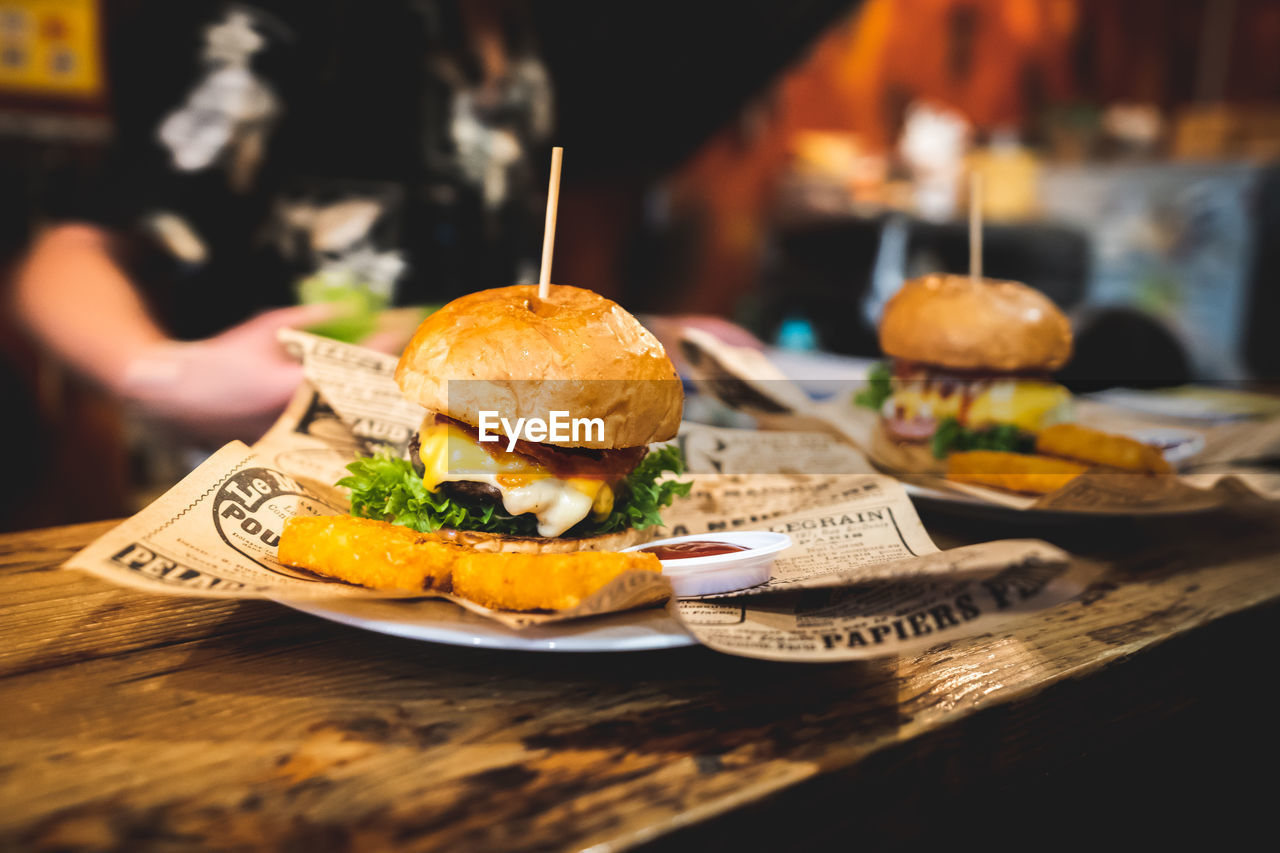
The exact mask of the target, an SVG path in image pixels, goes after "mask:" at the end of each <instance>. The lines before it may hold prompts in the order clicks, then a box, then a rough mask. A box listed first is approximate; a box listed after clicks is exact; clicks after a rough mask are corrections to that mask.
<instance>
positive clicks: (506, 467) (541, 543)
mask: <svg viewBox="0 0 1280 853" xmlns="http://www.w3.org/2000/svg"><path fill="white" fill-rule="evenodd" d="M395 380H396V383H397V384H398V385H399V387H400V390H401V391H402V393H404V394H405V396H406V397H407V398H408V399H410V400H413V401H415V402H417V403H419V404H421V405H422V407H423V408H424V410H425V412H424V417H423V420H422V423H421V426H420V427H419V429H418V431H417V433H416V434H414V436H413V437H412V439H411V440H410V442H409V444H408V454H407V458H404V457H399V456H395V455H393V454H391V453H389V452H384V453H382V454H380V455H377V456H374V457H371V458H365V459H359V460H357V461H356V462H354V463H353V464H351V465H349V466H348V470H349V471H350V476H348V477H345V478H344V479H342V480H340V481H339V483H338V485H340V486H345V487H346V488H347V489H349V490H350V493H351V511H352V514H354V515H358V516H363V517H367V518H375V519H380V520H384V521H390V522H393V523H395V524H400V525H404V526H406V527H410V528H413V529H415V530H419V531H422V532H435V531H446V532H447V533H449V534H450V535H451V536H452V537H453V538H454V539H456V540H457V541H458V542H459V544H464V545H468V546H470V547H473V548H479V549H482V550H499V551H522V552H539V551H571V550H581V549H594V550H617V549H619V548H622V547H625V546H626V545H629V544H633V543H634V542H638V541H640V540H641V539H643V538H644V536H643V534H642V533H641V532H640V531H642V530H643V529H644V528H647V527H652V526H654V525H657V524H660V523H661V516H660V510H661V509H662V508H663V507H666V506H669V505H670V503H671V502H672V500H674V498H675V497H676V496H677V495H683V494H687V493H688V490H689V487H690V485H689V484H688V483H679V482H676V481H674V480H673V479H671V478H670V477H667V476H666V475H667V474H668V473H675V474H679V473H682V472H683V468H684V466H683V460H682V459H681V456H680V453H679V450H678V449H677V448H676V447H675V446H674V445H658V443H660V442H665V441H667V440H669V439H671V438H673V437H674V436H675V435H676V432H677V430H678V428H679V425H680V417H681V413H682V409H683V405H684V392H683V389H682V387H681V384H680V380H679V378H678V376H677V374H676V370H675V368H674V366H673V365H672V363H671V360H670V359H669V358H668V357H667V354H666V352H665V350H664V349H663V347H662V344H661V343H659V342H658V340H657V338H655V337H654V336H653V335H652V334H651V333H650V332H649V331H648V330H646V329H645V328H644V327H643V326H641V325H640V323H639V322H638V321H637V320H636V318H635V317H633V316H632V315H631V314H629V313H627V312H626V311H625V310H623V309H622V308H621V307H620V306H618V305H617V304H616V303H614V302H612V301H610V300H608V299H605V298H604V297H602V296H600V295H599V294H597V293H594V292H592V291H590V290H584V289H582V288H577V287H568V286H563V285H558V286H552V287H551V288H550V289H549V293H548V296H547V297H546V298H545V299H540V298H539V296H538V288H537V287H535V286H531V285H517V286H514V287H503V288H497V289H494V290H484V291H480V292H477V293H473V294H470V295H467V296H463V297H460V298H458V299H456V300H454V301H453V302H450V303H449V304H447V305H445V306H444V307H443V308H441V309H440V310H438V311H436V312H435V313H433V314H432V315H430V316H429V317H427V319H426V320H424V321H423V322H422V324H421V325H420V326H419V327H418V330H417V331H416V333H415V334H414V336H413V338H412V340H410V342H409V344H408V346H407V347H406V348H405V350H404V352H403V354H402V355H401V357H400V361H399V363H398V365H397V366H396V371H395ZM650 445H655V446H654V447H653V448H652V449H651V447H650Z"/></svg>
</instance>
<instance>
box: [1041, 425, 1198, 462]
mask: <svg viewBox="0 0 1280 853" xmlns="http://www.w3.org/2000/svg"><path fill="white" fill-rule="evenodd" d="M1036 452H1037V453H1047V454H1048V455H1050V456H1062V457H1065V458H1067V459H1078V460H1080V461H1081V462H1088V463H1091V464H1093V465H1104V466H1106V467H1108V468H1119V469H1121V470H1123V471H1140V472H1143V473H1146V474H1169V473H1172V471H1173V469H1172V468H1171V467H1170V465H1169V463H1168V462H1167V461H1165V458H1164V455H1163V454H1161V453H1160V451H1159V450H1158V449H1156V448H1154V447H1151V446H1150V445H1147V444H1143V443H1142V442H1141V441H1138V440H1137V439H1134V438H1129V436H1127V435H1116V434H1115V433H1110V432H1103V431H1102V430H1097V429H1090V428H1089V427H1082V426H1079V425H1078V424H1055V425H1053V426H1051V427H1048V428H1047V429H1044V430H1042V431H1041V432H1040V434H1039V435H1037V436H1036Z"/></svg>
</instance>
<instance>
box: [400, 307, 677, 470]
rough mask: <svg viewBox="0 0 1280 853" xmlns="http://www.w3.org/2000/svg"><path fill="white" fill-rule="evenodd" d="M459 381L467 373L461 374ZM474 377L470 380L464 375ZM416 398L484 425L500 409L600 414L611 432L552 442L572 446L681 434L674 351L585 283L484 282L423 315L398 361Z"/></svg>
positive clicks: (506, 413) (404, 387)
mask: <svg viewBox="0 0 1280 853" xmlns="http://www.w3.org/2000/svg"><path fill="white" fill-rule="evenodd" d="M454 380H459V381H454ZM461 380H466V381H461ZM396 382H397V383H398V384H399V386H400V390H401V391H403V392H404V395H405V396H406V397H408V398H409V399H410V400H414V401H416V402H418V403H421V404H422V405H423V406H424V407H426V408H427V409H430V410H431V411H433V412H441V413H443V414H445V415H448V416H449V417H451V418H455V419H457V420H460V421H464V422H466V423H468V424H471V425H473V426H475V425H478V423H479V420H480V415H479V413H480V412H481V411H483V410H494V411H498V412H500V416H501V417H506V418H509V419H510V420H511V421H512V422H514V421H515V419H516V418H521V417H527V418H533V417H537V418H542V419H544V420H547V419H549V417H550V413H551V412H552V411H564V412H569V413H570V414H569V417H571V418H595V417H598V418H601V419H602V420H603V421H604V437H603V440H598V439H597V437H595V436H592V437H590V438H588V437H587V436H586V435H580V436H579V438H578V440H576V441H573V440H570V441H567V442H565V441H550V440H545V441H543V443H545V444H559V445H562V446H566V447H575V446H576V447H593V448H606V449H607V448H619V447H640V446H643V445H647V444H652V443H653V442H655V441H666V440H667V439H669V438H672V437H673V436H675V434H676V430H677V429H678V428H679V426H680V415H681V412H682V410H683V406H684V390H683V389H682V387H681V385H680V379H679V378H678V377H677V375H676V370H675V367H674V366H673V365H672V364H671V359H669V358H668V357H667V353H666V350H664V349H663V348H662V344H661V343H659V342H658V339H657V338H655V337H654V336H653V335H652V334H651V333H650V332H649V331H648V330H647V329H646V328H644V326H642V325H640V322H639V321H638V320H636V318H635V317H633V316H631V315H630V314H628V313H627V312H626V311H624V310H623V309H622V308H621V307H620V306H619V305H618V304H617V303H615V302H611V301H610V300H608V299H605V298H604V297H603V296H600V295H599V294H597V293H593V292H592V291H590V290H584V289H582V288H578V287H568V286H565V285H555V286H553V287H551V289H550V294H549V296H548V298H547V299H546V300H539V299H538V288H537V287H536V286H533V285H517V286H514V287H500V288H495V289H493V290H482V291H479V292H477V293H471V294H468V295H466V296H462V297H459V298H458V299H455V300H453V301H452V302H450V303H449V304H448V305H445V306H444V307H443V308H441V309H440V310H439V311H436V312H435V313H434V314H432V315H431V316H430V317H428V318H427V319H426V320H424V321H423V322H422V325H421V326H419V327H418V331H417V332H416V333H415V334H414V336H413V340H411V341H410V342H409V345H408V346H407V347H405V349H404V353H403V355H401V357H400V363H399V364H398V365H397V366H396Z"/></svg>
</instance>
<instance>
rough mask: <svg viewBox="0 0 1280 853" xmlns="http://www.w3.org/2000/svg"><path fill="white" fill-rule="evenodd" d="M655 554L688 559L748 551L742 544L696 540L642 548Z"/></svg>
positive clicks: (665, 557) (663, 557) (674, 558)
mask: <svg viewBox="0 0 1280 853" xmlns="http://www.w3.org/2000/svg"><path fill="white" fill-rule="evenodd" d="M640 550H641V551H647V552H648V553H650V554H653V555H654V556H655V557H657V558H658V559H659V560H687V559H690V558H692V557H715V556H717V555H719V554H732V553H733V552H734V551H746V550H748V549H747V548H743V547H742V546H741V545H730V544H729V543H728V542H710V541H706V542H704V541H702V540H700V539H699V540H694V541H693V542H673V543H672V544H670V545H651V546H649V547H648V548H641V549H640Z"/></svg>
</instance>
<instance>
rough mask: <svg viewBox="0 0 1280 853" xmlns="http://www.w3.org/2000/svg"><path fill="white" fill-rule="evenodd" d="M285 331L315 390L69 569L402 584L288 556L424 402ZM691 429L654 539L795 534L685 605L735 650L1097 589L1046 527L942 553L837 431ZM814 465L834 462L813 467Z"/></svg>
mask: <svg viewBox="0 0 1280 853" xmlns="http://www.w3.org/2000/svg"><path fill="white" fill-rule="evenodd" d="M282 338H283V340H284V341H285V343H286V345H287V346H289V347H290V349H291V350H292V351H293V352H295V353H296V354H297V355H298V356H299V357H300V358H301V359H302V361H303V364H304V366H305V371H306V374H307V377H308V380H309V382H310V385H311V386H313V387H304V388H301V389H300V390H299V392H298V394H297V395H296V397H295V399H294V401H293V402H292V403H291V405H290V406H289V407H288V409H287V411H286V412H285V413H284V415H283V416H282V417H281V419H280V421H279V422H278V423H277V424H276V425H275V426H274V427H273V428H272V429H271V430H270V431H269V432H268V433H267V434H266V435H265V436H263V438H262V439H261V440H260V441H259V442H258V443H257V444H256V445H255V446H254V447H253V448H249V447H247V446H245V445H243V444H240V443H238V442H233V443H231V444H228V445H227V446H225V447H224V448H222V449H221V450H220V451H218V452H217V453H215V454H214V455H213V456H212V457H210V458H209V459H208V460H207V461H206V462H205V463H204V464H202V465H201V466H200V467H199V468H197V469H196V470H195V471H193V472H192V473H191V474H190V475H188V476H187V477H186V478H185V479H184V480H183V481H182V482H181V483H179V484H178V485H177V486H175V487H174V488H173V489H172V490H170V491H169V492H167V493H166V494H165V495H163V496H161V497H160V498H159V499H158V500H157V501H155V502H154V503H153V504H151V505H150V506H148V507H147V508H145V509H144V510H142V511H141V512H139V513H138V514H137V515H135V516H134V517H132V518H130V519H128V520H126V521H125V522H123V523H122V524H121V525H119V526H118V527H116V528H115V529H113V530H111V531H109V532H108V533H107V534H106V535H104V536H102V537H101V538H100V539H98V540H97V541H95V542H93V543H91V544H90V545H89V546H88V547H86V548H85V549H84V550H83V551H81V552H80V553H79V554H77V555H75V557H73V558H72V559H71V560H69V561H68V563H67V564H66V565H67V567H69V568H74V569H80V570H84V571H87V572H90V573H92V574H95V575H97V576H99V577H102V578H104V579H106V580H109V581H111V582H114V583H118V584H122V585H126V586H131V587H134V588H138V589H143V590H147V591H152V592H167V593H177V594H185V595H199V596H219V597H236V598H270V599H277V600H286V601H306V600H327V601H341V600H350V599H352V598H361V599H372V598H382V599H386V598H391V597H397V596H392V595H389V594H387V593H380V592H376V591H372V590H366V589H361V588H358V587H353V586H349V585H345V584H341V583H335V582H330V581H326V580H323V579H320V578H317V577H314V576H311V575H308V574H307V573H305V572H300V571H296V570H293V569H290V568H288V567H284V566H281V565H280V564H279V563H278V562H277V561H276V559H275V548H276V545H277V544H278V541H279V532H280V529H281V526H282V524H283V522H284V519H285V518H288V517H289V516H291V515H295V514H299V513H306V514H333V513H343V512H345V511H346V496H345V495H344V494H343V493H342V491H341V490H339V489H337V488H335V487H333V486H332V485H331V484H332V483H333V482H334V481H335V480H336V479H338V478H339V477H341V476H342V475H343V474H344V473H345V471H344V465H345V464H346V463H347V462H349V461H350V460H351V459H352V458H353V457H354V456H355V455H357V454H359V453H368V452H371V450H372V449H373V448H375V447H377V446H379V445H390V446H392V447H397V448H403V447H404V446H405V444H406V443H407V442H408V440H409V437H410V436H411V435H412V433H413V431H414V430H415V429H416V428H417V425H418V423H419V422H420V420H421V418H422V414H423V412H422V410H421V408H419V407H417V406H416V405H413V404H410V403H408V402H407V401H405V400H404V399H403V398H402V397H401V396H400V395H399V393H398V389H396V386H395V384H394V382H393V381H392V378H391V376H392V372H393V370H394V366H395V362H396V359H395V358H394V357H390V356H385V355H382V354H379V353H374V352H370V351H368V350H364V349H362V348H360V347H354V346H350V345H346V344H341V343H336V342H333V341H330V340H327V339H324V338H318V337H315V336H312V335H307V334H305V333H302V332H286V333H283V335H282ZM680 442H681V443H682V444H683V445H684V447H685V450H686V453H687V454H688V456H689V458H690V460H691V462H692V463H693V465H694V466H695V467H696V468H697V470H698V472H699V473H696V474H694V475H693V479H694V483H695V485H694V489H693V491H692V492H691V494H690V496H689V497H688V498H686V499H683V500H680V501H678V502H677V504H676V505H675V506H673V507H671V508H670V509H669V510H668V511H667V514H666V516H665V517H666V522H667V527H666V528H665V529H664V530H661V531H654V533H655V535H658V534H663V535H678V534H681V533H686V532H687V533H699V532H711V531H716V530H727V529H748V528H755V529H762V528H763V529H772V530H776V531H780V532H785V533H788V534H789V535H790V536H791V537H792V539H793V540H794V542H795V545H794V547H793V548H792V549H790V550H789V551H787V552H785V553H784V554H782V555H780V557H779V559H778V561H777V563H776V564H775V569H774V572H773V576H772V578H771V579H770V580H769V582H768V583H767V584H765V585H762V586H761V587H757V588H754V589H752V590H749V591H746V592H745V593H743V594H737V595H733V594H731V595H728V596H723V595H722V596H714V597H709V598H706V599H685V600H680V601H673V602H671V603H670V604H669V605H668V608H667V612H668V613H672V614H674V615H676V616H677V618H679V619H680V621H681V622H682V624H683V625H684V626H685V628H686V630H688V631H689V632H690V633H692V634H693V635H694V636H695V637H696V638H697V639H698V640H699V641H701V642H702V643H704V644H706V645H708V646H710V647H712V648H715V649H718V650H721V651H725V652H729V653H732V654H740V655H746V656H749V657H762V658H769V659H777V660H851V659H859V658H868V657H876V656H883V655H892V654H899V653H902V652H904V651H907V650H910V649H912V648H915V647H918V646H920V645H921V644H935V643H940V642H946V641H948V640H951V639H958V638H961V637H963V636H967V635H971V634H974V633H980V632H985V631H988V630H990V629H991V627H992V626H993V625H995V624H997V623H998V621H1000V620H1001V619H1004V618H1008V617H1009V616H1012V615H1016V614H1019V613H1026V612H1029V611H1035V610H1039V609H1043V608H1047V607H1051V606H1053V605H1055V604H1058V603H1060V602H1062V601H1064V600H1066V599H1068V598H1070V597H1072V596H1074V595H1076V594H1078V593H1079V592H1081V591H1082V590H1083V589H1084V588H1085V586H1087V584H1088V581H1089V579H1090V576H1091V575H1090V572H1089V570H1088V569H1087V568H1086V567H1084V566H1083V565H1082V564H1079V563H1072V562H1071V561H1070V560H1069V558H1068V556H1067V555H1066V554H1065V553H1063V552H1062V551H1061V550H1059V549H1057V548H1055V547H1053V546H1052V545H1049V544H1048V543H1045V542H1040V541H1037V540H1006V541H1000V542H991V543H983V544H980V545H975V546H969V547H966V548H959V549H954V550H951V551H945V552H943V551H939V550H938V549H937V547H936V546H935V545H934V544H933V542H932V541H931V540H930V539H929V536H928V534H927V533H926V532H925V530H924V527H923V525H922V524H921V522H920V519H919V517H918V516H917V515H916V512H915V510H914V508H913V507H912V504H911V501H910V500H909V498H908V496H907V494H906V492H905V490H904V489H903V487H902V485H901V484H900V483H899V482H897V481H896V480H894V479H892V478H889V477H885V476H883V475H880V474H874V473H868V472H870V471H871V469H870V468H869V467H868V466H867V464H866V461H865V459H863V458H861V456H860V455H859V454H857V453H856V452H855V451H851V449H850V448H848V447H847V446H845V445H842V444H840V443H839V442H836V441H832V440H829V439H827V438H825V437H822V436H816V437H815V436H813V435H810V434H806V433H793V434H791V435H790V436H787V435H785V434H781V433H759V432H752V431H742V430H717V429H714V428H710V427H706V428H703V427H698V426H696V425H689V426H688V427H687V428H686V429H685V430H683V431H682V435H681V437H680ZM735 459H738V460H742V459H750V460H751V461H752V463H753V466H754V467H753V469H752V470H753V471H754V470H759V469H760V467H761V465H760V463H761V460H762V459H773V460H775V463H774V465H773V467H774V469H775V471H776V473H763V472H762V473H751V474H732V473H728V474H726V473H717V472H720V471H725V470H733V468H735V467H737V465H738V463H736V462H735V461H734V460H735ZM815 470H821V471H823V472H824V473H821V474H814V473H805V472H806V471H815ZM668 594H669V587H668V586H667V583H666V581H665V580H664V579H662V578H661V577H660V576H655V575H652V574H649V573H630V574H628V575H624V576H622V577H620V578H618V579H616V580H615V581H614V582H613V583H611V584H610V585H609V586H608V587H606V588H605V589H602V590H600V591H599V592H598V593H597V594H595V595H594V596H592V597H591V598H590V599H588V600H586V601H584V602H583V603H582V604H581V605H580V606H579V607H578V608H575V609H574V610H573V611H570V612H557V613H552V614H514V613H506V612H496V611H491V610H487V609H485V608H482V607H479V606H477V605H474V604H472V603H470V602H465V601H462V600H458V599H452V600H455V601H456V602H457V603H458V604H459V605H461V606H463V607H465V608H467V609H468V610H470V611H472V612H473V613H478V614H481V615H483V616H485V617H487V618H491V619H496V620H498V621H500V622H501V623H503V624H504V625H506V626H508V627H512V628H521V627H525V626H530V625H547V624H549V623H555V622H557V621H563V620H568V619H578V618H583V617H587V616H591V615H596V614H603V613H611V612H617V611H621V610H626V609H629V608H633V607H636V606H638V605H640V604H643V603H648V602H653V601H654V600H660V599H662V598H664V597H666V596H667V595H668ZM396 606H398V607H409V608H411V607H414V606H415V604H414V602H413V601H412V600H409V601H402V602H396ZM642 612H648V613H652V614H654V615H655V618H657V617H662V616H663V611H661V610H655V609H650V610H649V611H642ZM468 618H472V617H468Z"/></svg>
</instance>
